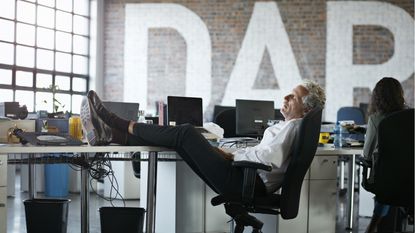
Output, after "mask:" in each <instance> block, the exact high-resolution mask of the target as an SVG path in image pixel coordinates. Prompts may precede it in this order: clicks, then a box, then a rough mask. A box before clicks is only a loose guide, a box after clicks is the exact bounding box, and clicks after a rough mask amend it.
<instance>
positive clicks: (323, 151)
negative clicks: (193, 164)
mask: <svg viewBox="0 0 415 233" xmlns="http://www.w3.org/2000/svg"><path fill="white" fill-rule="evenodd" d="M138 151H141V152H163V151H173V150H172V149H168V148H165V147H157V146H88V145H85V146H32V145H21V144H0V154H19V153H25V154H26V153H92V152H108V153H116V152H118V153H123V152H138ZM230 151H232V149H231V150H230ZM362 151H363V148H362V147H347V148H334V147H333V146H332V145H326V146H324V147H318V148H317V152H316V155H353V154H362Z"/></svg>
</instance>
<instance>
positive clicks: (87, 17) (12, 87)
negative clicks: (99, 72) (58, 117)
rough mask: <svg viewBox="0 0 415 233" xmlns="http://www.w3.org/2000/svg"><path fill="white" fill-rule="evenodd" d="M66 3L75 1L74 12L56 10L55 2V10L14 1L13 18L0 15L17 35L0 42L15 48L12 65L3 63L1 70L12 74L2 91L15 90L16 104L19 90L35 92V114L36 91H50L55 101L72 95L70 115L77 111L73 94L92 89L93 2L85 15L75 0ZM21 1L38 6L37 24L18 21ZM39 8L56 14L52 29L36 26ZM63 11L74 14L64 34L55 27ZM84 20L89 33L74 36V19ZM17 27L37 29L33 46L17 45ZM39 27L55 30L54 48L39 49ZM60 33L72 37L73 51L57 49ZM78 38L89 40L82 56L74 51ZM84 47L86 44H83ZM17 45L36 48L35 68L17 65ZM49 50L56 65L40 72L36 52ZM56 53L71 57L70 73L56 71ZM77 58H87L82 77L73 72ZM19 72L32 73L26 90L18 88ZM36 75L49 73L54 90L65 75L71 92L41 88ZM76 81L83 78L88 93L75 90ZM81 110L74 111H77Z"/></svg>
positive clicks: (34, 110)
mask: <svg viewBox="0 0 415 233" xmlns="http://www.w3.org/2000/svg"><path fill="white" fill-rule="evenodd" d="M66 1H72V9H71V11H67V10H62V9H59V8H57V6H56V5H57V4H56V3H57V1H56V0H55V1H54V2H55V4H54V7H50V6H47V5H43V4H41V3H38V2H37V1H34V2H32V1H26V0H14V18H13V19H11V18H6V17H2V16H0V19H1V20H7V21H10V22H12V23H13V24H14V36H13V41H12V42H10V41H6V40H2V39H0V43H6V44H11V45H12V46H13V52H14V54H13V55H14V56H13V64H12V65H10V64H4V63H0V69H4V70H10V71H11V78H12V80H11V83H10V84H0V89H6V90H12V92H13V98H12V99H13V101H16V91H31V92H33V100H31V101H33V102H32V103H31V104H33V112H36V111H38V110H40V109H36V103H37V101H36V93H37V92H47V93H52V95H53V98H55V94H69V95H70V103H68V104H69V106H68V107H67V108H66V109H67V110H68V111H69V112H74V109H72V106H73V99H74V95H86V93H87V91H88V90H89V81H90V59H91V55H90V48H91V25H90V24H91V1H90V0H88V3H87V5H85V6H87V7H88V9H87V12H88V15H83V14H82V13H83V12H80V13H75V12H74V9H75V6H74V3H75V0H66ZM18 2H23V3H30V4H33V5H34V7H35V16H34V22H31V23H28V22H23V21H19V20H18V19H17V14H18V9H17V8H18ZM39 6H41V7H46V8H49V9H52V10H53V11H54V19H53V20H54V23H53V25H54V26H53V27H52V28H50V27H46V26H41V25H38V24H37V20H38V17H37V14H38V8H39ZM58 11H61V12H64V13H69V14H70V15H71V23H72V27H71V31H69V32H68V31H64V30H60V29H57V28H56V18H57V16H56V15H57V12H58ZM78 16H79V17H83V18H84V19H85V20H87V22H86V23H87V24H85V25H86V26H87V29H86V34H79V33H75V32H74V31H75V30H74V28H75V25H73V24H74V18H75V17H78ZM18 24H25V25H30V26H34V28H35V30H34V38H35V41H34V45H27V44H22V43H18V42H17V34H18V32H17V25H18ZM39 28H44V29H49V30H52V31H53V35H54V38H53V49H50V48H44V47H39V46H38V43H37V33H38V29H39ZM57 32H64V33H67V34H70V36H71V44H70V47H71V49H70V52H65V51H61V50H57V48H56V33H57ZM75 36H80V37H81V38H84V39H85V42H86V41H87V44H86V51H85V53H84V54H81V53H76V52H74V37H75ZM84 45H85V44H84ZM18 46H25V47H29V48H31V49H33V51H34V54H33V67H27V66H21V65H17V47H18ZM39 49H40V50H46V51H51V52H52V53H53V64H52V65H51V69H40V68H37V65H38V60H37V59H38V58H37V56H38V55H37V51H38V50H39ZM57 53H64V54H67V55H70V60H71V65H70V71H69V72H64V71H59V70H56V60H57ZM76 56H81V57H83V58H85V59H86V64H85V65H86V70H85V74H80V73H74V60H75V57H76ZM18 71H24V72H30V73H32V86H31V87H28V86H27V87H25V86H18V85H16V81H17V77H16V72H18ZM37 74H47V75H51V77H52V80H51V81H52V83H51V85H52V87H55V85H56V76H66V77H68V78H69V80H70V82H69V90H59V89H55V88H39V87H37V85H36V84H37ZM74 78H80V79H84V80H85V90H84V91H74V88H73V79H74ZM51 101H52V102H53V105H54V104H55V103H54V101H53V100H51ZM20 104H21V105H23V104H25V103H20ZM53 109H55V106H53ZM78 111H79V110H77V111H75V112H78Z"/></svg>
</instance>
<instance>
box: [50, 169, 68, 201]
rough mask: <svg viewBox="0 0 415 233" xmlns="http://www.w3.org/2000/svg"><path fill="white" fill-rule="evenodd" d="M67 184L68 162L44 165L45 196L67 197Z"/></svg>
mask: <svg viewBox="0 0 415 233" xmlns="http://www.w3.org/2000/svg"><path fill="white" fill-rule="evenodd" d="M68 186H69V166H68V164H46V165H45V196H47V197H67V196H68V194H69V192H68Z"/></svg>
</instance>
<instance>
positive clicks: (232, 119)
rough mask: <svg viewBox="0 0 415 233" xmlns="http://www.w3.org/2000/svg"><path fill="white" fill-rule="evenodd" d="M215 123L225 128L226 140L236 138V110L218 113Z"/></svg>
mask: <svg viewBox="0 0 415 233" xmlns="http://www.w3.org/2000/svg"><path fill="white" fill-rule="evenodd" d="M214 122H215V123H216V124H218V125H219V126H220V127H222V128H223V130H224V133H223V136H224V137H225V138H229V137H236V111H235V108H231V109H226V110H223V111H221V112H219V113H218V115H217V116H216V118H215V120H214Z"/></svg>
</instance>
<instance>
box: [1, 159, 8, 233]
mask: <svg viewBox="0 0 415 233" xmlns="http://www.w3.org/2000/svg"><path fill="white" fill-rule="evenodd" d="M6 204H7V155H5V154H0V233H6V231H7V206H6Z"/></svg>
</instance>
